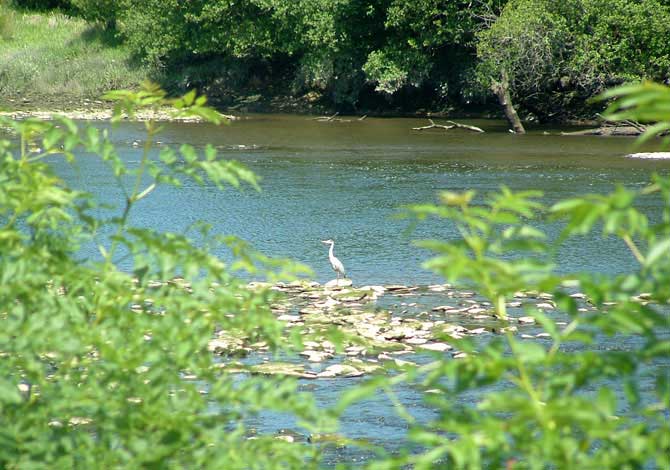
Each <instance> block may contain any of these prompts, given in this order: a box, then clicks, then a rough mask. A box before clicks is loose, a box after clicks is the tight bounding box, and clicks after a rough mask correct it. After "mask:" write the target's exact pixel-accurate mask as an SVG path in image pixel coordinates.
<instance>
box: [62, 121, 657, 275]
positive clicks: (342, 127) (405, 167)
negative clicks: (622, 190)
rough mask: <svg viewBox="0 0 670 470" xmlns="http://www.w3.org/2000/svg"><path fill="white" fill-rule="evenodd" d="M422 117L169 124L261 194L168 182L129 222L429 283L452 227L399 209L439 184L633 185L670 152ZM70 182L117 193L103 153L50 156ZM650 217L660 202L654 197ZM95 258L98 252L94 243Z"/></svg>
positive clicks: (603, 252)
mask: <svg viewBox="0 0 670 470" xmlns="http://www.w3.org/2000/svg"><path fill="white" fill-rule="evenodd" d="M423 124H424V122H423V121H421V120H416V119H372V118H368V119H366V120H365V121H360V122H359V121H353V122H349V123H347V122H329V123H323V122H315V121H313V120H310V119H309V118H306V117H303V116H281V115H269V116H262V115H261V116H252V117H250V118H249V119H245V120H241V121H236V122H234V123H233V124H231V125H229V126H223V127H214V126H211V125H205V124H176V123H175V124H166V125H165V131H164V133H163V134H162V135H161V136H159V138H158V139H159V140H160V141H161V142H162V145H166V144H177V145H179V144H182V143H189V144H193V145H196V146H203V145H205V144H206V143H212V144H213V145H215V146H217V147H218V149H219V152H220V154H221V155H222V156H223V157H225V158H231V159H236V160H239V161H241V162H243V163H245V164H246V165H248V166H249V167H250V168H251V169H252V170H253V171H255V172H256V173H257V174H258V175H259V176H260V177H261V178H262V183H261V184H262V188H263V190H262V192H260V193H256V192H255V191H253V190H251V189H247V190H245V191H244V192H242V193H240V192H237V191H234V190H229V191H225V192H220V191H218V190H217V189H216V188H214V187H209V186H207V187H199V186H195V185H189V186H186V187H182V188H180V189H166V188H164V189H161V190H159V191H157V192H155V193H154V194H152V197H150V198H147V199H146V200H144V201H142V202H141V204H139V205H138V207H137V211H136V212H135V213H134V216H133V222H134V223H136V224H140V225H145V226H149V227H153V228H155V229H158V230H170V231H182V230H184V229H185V228H186V227H188V226H189V225H190V224H192V223H193V222H195V221H196V220H204V221H206V222H207V223H209V224H211V225H212V226H213V227H214V230H215V232H217V233H225V234H235V235H238V236H240V237H242V238H243V239H246V240H247V241H249V242H251V243H252V244H253V245H254V246H255V247H256V248H258V249H259V250H261V251H263V252H265V253H267V254H270V255H274V256H288V257H291V258H293V259H296V260H298V261H301V262H303V263H305V264H307V265H309V266H310V267H312V268H313V270H314V272H315V278H316V280H318V281H325V280H327V279H330V277H331V275H332V271H331V270H330V266H329V264H328V262H327V253H326V247H324V245H322V244H321V243H319V240H323V239H326V238H333V239H334V240H335V241H336V246H335V252H336V254H337V255H338V256H339V258H340V259H341V260H342V261H343V262H344V264H345V266H346V268H347V270H348V273H349V275H350V277H351V278H352V279H353V280H354V282H355V283H360V284H369V283H375V284H381V283H390V282H401V283H412V284H416V283H427V282H431V281H435V280H437V278H436V277H435V276H434V275H432V274H431V273H428V272H426V271H424V270H422V269H421V267H420V264H421V261H422V260H423V259H425V258H426V253H423V252H421V251H419V250H418V249H416V248H415V247H413V246H412V244H411V241H412V240H414V239H420V238H428V237H438V238H443V239H447V238H453V237H455V236H456V233H455V232H454V230H453V228H452V227H451V226H450V225H449V223H448V222H445V221H430V222H427V223H423V224H420V225H419V226H418V227H417V228H416V230H415V231H414V232H412V233H410V234H408V233H407V230H406V229H407V228H408V225H409V224H408V222H407V221H406V220H399V219H395V218H394V217H393V216H394V214H397V213H398V208H399V207H400V206H402V205H404V204H412V203H419V202H427V201H434V200H435V197H436V194H437V193H438V191H440V190H444V189H449V190H454V191H461V190H466V189H475V190H477V191H478V192H479V193H480V194H485V193H487V192H489V191H493V190H496V189H497V188H499V187H500V186H501V185H506V186H509V187H511V188H513V189H539V190H542V191H544V193H545V195H546V201H547V202H552V201H555V200H557V199H559V198H565V197H570V196H573V195H576V194H580V193H584V192H598V193H600V192H608V191H611V190H612V189H613V188H614V186H615V184H619V183H620V184H624V185H626V186H628V187H639V186H641V185H644V184H645V183H647V182H648V181H649V178H650V175H651V173H652V172H654V171H657V172H666V173H667V172H668V171H669V170H670V162H664V161H649V160H645V161H643V160H633V159H630V158H625V157H624V155H625V154H627V153H629V152H630V151H631V144H632V141H631V140H630V139H625V138H602V137H567V136H559V135H542V133H541V132H539V131H538V132H536V133H531V134H530V135H526V136H515V135H510V134H508V133H507V132H506V130H505V128H504V126H502V123H500V122H495V121H480V122H476V121H474V124H477V125H479V126H481V127H483V128H484V129H486V130H487V131H488V132H487V133H485V134H475V133H471V132H468V131H460V130H452V131H448V132H442V133H440V132H436V133H421V132H416V131H412V130H411V127H414V126H419V125H423ZM112 135H113V137H114V139H115V140H116V141H117V143H118V145H119V147H120V151H121V155H122V157H123V159H124V160H125V161H126V162H127V164H128V165H129V166H131V167H132V166H136V165H137V164H138V162H139V158H140V152H141V147H138V146H137V144H138V142H139V143H141V142H142V139H143V125H142V124H139V123H124V124H121V125H120V126H119V127H117V128H115V129H113V130H112ZM54 164H55V165H58V166H59V167H61V168H59V172H60V173H61V174H63V175H64V176H65V177H66V179H68V180H70V182H71V183H72V184H74V185H76V186H79V187H83V188H85V189H87V190H89V191H91V192H93V193H95V194H96V195H98V196H99V197H100V198H101V199H102V200H103V201H106V202H110V203H115V204H117V205H119V204H120V201H121V199H120V197H121V194H120V192H119V191H118V188H117V187H116V182H115V181H114V180H113V179H112V178H111V177H110V175H109V170H108V168H106V167H105V166H104V164H102V163H101V162H100V161H99V159H97V158H90V159H81V160H80V161H79V163H78V166H77V167H76V168H74V169H72V168H69V167H67V166H66V165H65V164H61V163H59V162H54ZM645 209H646V210H648V211H649V212H650V213H651V214H653V213H654V212H657V207H654V206H653V205H651V206H649V207H646V208H645ZM91 255H92V256H95V254H94V252H93V250H91ZM632 261H633V260H632V257H631V256H629V255H628V253H627V251H626V250H625V247H624V246H623V245H622V244H620V243H619V242H617V241H610V240H603V239H602V238H601V237H599V236H597V235H596V236H590V237H587V238H584V239H581V240H578V241H576V242H574V243H572V244H570V245H569V246H568V247H567V248H566V249H565V250H564V251H563V252H562V254H561V263H562V266H563V268H564V269H567V270H574V269H586V270H594V271H620V270H623V269H626V268H627V267H629V266H630V265H631V263H632Z"/></svg>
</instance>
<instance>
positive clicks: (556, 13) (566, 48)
mask: <svg viewBox="0 0 670 470" xmlns="http://www.w3.org/2000/svg"><path fill="white" fill-rule="evenodd" d="M668 39H670V11H669V10H668V8H667V6H666V7H664V6H663V5H662V4H661V3H660V2H658V1H656V0H642V1H637V2H631V1H626V0H617V1H609V0H608V1H601V0H571V1H567V2H552V1H545V0H512V1H510V2H509V3H508V4H507V5H506V6H505V8H504V9H503V11H502V14H501V15H500V18H499V19H498V20H497V21H496V22H495V23H494V24H493V25H492V27H491V28H490V29H487V30H485V31H482V32H481V33H479V42H478V46H477V54H478V57H479V59H480V62H479V63H478V77H479V80H480V83H483V84H485V85H487V86H488V85H489V84H490V83H491V81H495V80H500V77H501V75H502V74H503V73H506V74H507V75H508V77H509V80H510V85H511V89H512V95H513V97H514V98H515V101H517V102H519V103H520V104H522V105H523V106H524V107H525V108H526V109H528V110H531V111H533V112H534V113H536V114H537V115H538V116H539V117H542V118H546V117H548V116H552V115H559V116H560V114H561V113H570V112H571V111H573V110H575V109H576V108H579V107H582V106H584V103H585V101H586V100H587V99H588V98H590V97H592V96H595V95H597V94H599V93H601V92H603V91H604V90H605V88H608V87H611V86H613V85H618V84H621V83H623V82H626V81H636V80H640V79H641V78H645V77H646V78H648V79H655V80H659V81H662V80H666V79H668V78H670V46H668Z"/></svg>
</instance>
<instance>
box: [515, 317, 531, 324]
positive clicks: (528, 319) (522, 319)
mask: <svg viewBox="0 0 670 470" xmlns="http://www.w3.org/2000/svg"><path fill="white" fill-rule="evenodd" d="M516 321H518V322H519V323H527V324H531V323H535V318H533V317H519V318H517V319H516Z"/></svg>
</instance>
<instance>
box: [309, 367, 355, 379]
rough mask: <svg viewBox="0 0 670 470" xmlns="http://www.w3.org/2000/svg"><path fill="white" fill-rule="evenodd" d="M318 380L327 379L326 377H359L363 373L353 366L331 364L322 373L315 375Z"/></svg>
mask: <svg viewBox="0 0 670 470" xmlns="http://www.w3.org/2000/svg"><path fill="white" fill-rule="evenodd" d="M316 375H317V377H319V378H328V377H340V376H343V377H360V376H361V375H363V372H361V371H360V370H358V369H357V368H355V367H354V366H349V365H346V364H333V365H331V366H328V367H326V369H325V370H324V371H323V372H319V373H318V374H316Z"/></svg>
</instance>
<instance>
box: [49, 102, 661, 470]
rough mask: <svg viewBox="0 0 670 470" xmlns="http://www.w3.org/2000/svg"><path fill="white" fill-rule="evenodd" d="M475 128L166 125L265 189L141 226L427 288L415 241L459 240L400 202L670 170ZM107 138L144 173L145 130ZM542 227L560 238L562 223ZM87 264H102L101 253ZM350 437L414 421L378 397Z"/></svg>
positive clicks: (595, 251)
mask: <svg viewBox="0 0 670 470" xmlns="http://www.w3.org/2000/svg"><path fill="white" fill-rule="evenodd" d="M467 123H469V124H474V125H478V126H480V127H482V128H484V129H485V130H486V131H487V132H486V133H484V134H477V133H472V132H468V131H463V130H450V131H447V132H417V131H412V130H411V128H412V127H416V126H421V125H424V124H425V121H424V120H420V119H381V118H368V119H366V120H364V121H358V120H352V121H351V122H316V121H314V120H311V119H309V118H307V117H304V116H285V115H253V116H249V117H248V118H245V119H242V120H240V121H236V122H233V123H232V124H231V125H229V126H223V127H216V126H213V125H206V124H185V123H167V124H165V125H164V132H163V133H162V134H161V135H160V136H159V137H158V140H159V141H160V142H161V144H160V145H159V148H160V146H161V145H180V144H183V143H188V144H192V145H195V146H196V147H202V146H204V145H205V144H207V143H211V144H212V145H215V146H216V147H217V149H218V150H219V152H220V154H221V155H222V156H223V157H225V158H230V159H235V160H238V161H240V162H242V163H244V164H245V165H247V166H248V167H249V168H251V169H252V170H253V171H254V172H255V173H256V174H257V175H258V176H259V177H260V178H261V186H262V191H261V192H256V191H254V190H253V189H251V188H247V189H245V190H244V191H242V192H239V191H236V190H226V191H223V192H221V191H218V190H216V188H214V187H212V186H204V187H200V186H196V185H191V184H187V185H185V186H184V187H181V188H178V189H174V188H160V189H159V190H157V191H155V192H154V193H153V194H152V195H151V197H148V198H147V199H146V200H143V201H141V202H140V203H139V204H138V205H137V207H136V211H135V212H134V213H133V214H132V216H131V222H132V223H134V224H136V225H140V226H146V227H151V228H153V229H156V230H160V231H176V232H182V231H184V230H185V229H186V228H187V227H189V226H190V225H191V224H192V223H193V222H195V221H196V220H203V221H205V222H207V223H209V224H211V225H212V227H213V230H214V232H215V233H220V234H234V235H237V236H239V237H241V238H243V239H245V240H247V241H248V242H250V243H251V244H252V245H253V246H254V247H255V248H257V249H258V250H260V251H261V252H263V253H265V254H268V255H272V256H282V257H290V258H293V259H295V260H297V261H300V262H303V263H305V264H307V265H308V266H310V267H311V268H312V269H313V271H314V279H315V280H317V281H319V282H325V281H327V280H329V279H331V278H332V277H333V273H332V271H331V269H330V266H329V264H328V258H327V247H325V246H324V245H323V244H322V243H320V241H321V240H324V239H327V238H332V239H334V240H335V242H336V245H335V252H336V254H337V256H338V257H339V258H340V259H341V260H342V261H343V262H344V264H345V266H346V268H347V271H348V274H349V277H350V278H351V279H353V281H354V283H355V284H357V285H364V284H390V283H402V284H412V285H416V284H429V283H433V282H440V281H441V280H440V279H439V278H438V277H437V276H436V275H434V274H432V273H430V272H427V271H425V270H424V269H422V268H421V262H422V260H424V259H426V257H427V256H428V254H427V253H424V252H422V251H420V250H419V249H417V248H416V247H414V246H413V245H412V240H416V239H421V238H440V239H453V238H455V237H457V233H456V231H455V230H454V228H453V226H451V225H450V224H449V223H448V222H447V221H437V220H433V221H426V222H423V223H421V224H419V225H418V226H417V227H416V228H415V229H414V230H413V231H411V232H408V231H407V229H408V226H409V223H408V221H407V220H402V219H398V218H394V215H396V214H397V213H398V208H399V207H401V206H403V205H406V204H413V203H420V202H430V201H435V200H436V195H437V193H438V192H439V191H441V190H451V191H463V190H468V189H474V190H476V191H477V192H478V193H479V194H486V193H488V192H491V191H495V190H497V189H498V188H500V186H501V185H506V186H508V187H510V188H512V189H515V190H522V189H524V190H525V189H538V190H541V191H543V192H544V194H545V202H546V203H547V204H551V203H552V202H554V201H556V200H558V199H562V198H566V197H571V196H575V195H578V194H582V193H606V192H609V191H611V190H613V189H614V187H615V185H616V184H623V185H625V186H626V187H629V188H640V187H642V186H644V185H645V184H647V183H648V182H649V181H650V175H651V174H652V173H653V172H660V173H665V174H667V173H668V172H669V171H670V162H669V161H653V160H635V159H631V158H626V157H625V155H626V154H627V153H630V152H631V151H633V149H632V144H633V141H632V140H630V139H627V138H605V137H583V136H580V137H567V136H560V135H556V131H555V130H554V131H553V132H554V134H553V135H544V130H542V129H539V130H536V131H531V132H530V133H529V134H528V135H524V136H516V135H511V134H509V133H508V132H507V131H506V128H505V126H504V123H502V122H498V121H474V120H473V121H467ZM96 125H100V124H96ZM111 131H112V136H113V140H114V141H115V143H116V144H117V147H118V149H119V152H120V155H121V157H122V159H123V160H124V161H125V162H126V164H127V165H128V166H129V167H131V168H132V167H137V165H138V164H139V160H140V155H141V144H142V139H143V124H141V123H122V124H120V125H119V126H117V127H116V128H113V129H112V130H111ZM52 163H53V165H54V166H55V167H56V168H57V171H58V173H59V174H60V175H61V176H62V177H63V178H64V179H65V180H67V182H68V183H70V184H71V185H73V186H75V187H77V188H81V189H85V190H88V191H90V192H92V193H94V194H95V195H96V196H98V198H99V199H100V200H101V201H102V202H108V203H114V204H116V205H117V206H118V205H120V203H121V199H120V196H121V194H120V192H119V190H118V187H117V186H116V183H115V181H114V180H113V178H111V177H110V172H109V169H108V168H107V167H106V165H105V164H103V163H102V162H101V161H100V160H99V159H97V158H81V159H79V160H78V161H77V163H76V165H75V166H70V165H68V164H66V163H64V162H60V161H53V162H52ZM644 204H646V205H644ZM644 204H643V206H642V207H643V209H644V210H645V211H646V212H647V213H649V214H650V216H651V217H652V218H653V217H654V216H655V214H659V213H660V205H659V204H660V203H659V202H653V201H650V200H649V201H646V202H644ZM540 225H543V224H542V223H540ZM545 226H546V228H548V230H549V232H550V234H551V235H552V236H556V235H557V233H556V226H555V225H551V224H546V225H545ZM220 254H221V255H222V256H224V257H225V256H226V255H225V253H223V252H221V253H220ZM84 256H89V257H95V256H96V254H95V250H93V249H92V248H91V250H90V251H89V252H88V253H86V252H85V253H84ZM633 264H634V259H633V257H632V256H631V255H630V254H629V252H628V250H627V249H626V247H625V245H624V244H623V243H621V242H619V241H617V240H614V239H609V238H603V237H602V236H601V235H600V234H599V233H594V234H592V235H589V236H585V237H581V238H579V239H575V240H573V241H571V242H570V243H568V244H567V245H566V246H565V247H564V249H563V250H562V251H561V253H560V269H561V270H564V271H593V272H601V273H610V274H614V273H618V272H622V271H625V270H627V269H629V268H631V267H632V266H633ZM358 380H362V379H348V380H341V379H340V380H319V381H316V382H315V381H312V382H309V381H308V382H305V383H304V384H303V385H302V387H303V388H304V389H309V390H311V391H313V392H314V393H315V396H316V398H317V400H319V402H320V403H322V404H323V405H327V404H333V403H334V402H335V400H336V399H337V397H338V396H339V395H340V392H341V391H343V390H344V389H346V388H348V387H349V386H351V385H352V384H353V383H355V382H357V381H358ZM647 386H648V387H653V384H651V383H649V384H648V385H647ZM399 398H400V400H401V401H402V402H403V403H404V404H405V406H406V407H407V408H408V409H409V410H410V412H411V413H412V414H414V415H415V417H416V418H417V419H419V420H427V419H430V417H431V416H432V415H433V411H432V410H431V409H430V408H428V407H426V406H425V405H423V404H422V402H421V396H420V394H418V393H416V392H414V391H412V390H411V389H409V388H407V389H401V390H400V392H399ZM250 424H251V425H252V426H254V427H256V428H258V429H259V430H261V431H269V432H274V431H277V430H278V429H284V428H287V429H295V428H296V423H295V422H294V421H293V420H292V419H291V418H290V417H287V416H282V415H274V414H266V415H263V416H261V417H259V418H257V419H255V420H252V422H251V423H250ZM342 431H343V432H345V433H346V434H347V435H348V436H350V437H368V438H369V437H371V436H373V437H374V440H375V442H378V443H381V444H384V445H388V446H391V447H393V445H394V444H393V443H397V442H399V441H400V440H402V438H403V436H404V434H405V432H406V425H405V423H404V422H403V421H402V420H401V419H400V418H398V417H397V416H396V414H395V413H394V411H393V406H392V405H391V403H390V402H389V400H388V399H386V398H379V399H375V400H373V401H368V402H364V403H362V404H359V405H356V406H354V407H353V408H352V409H351V410H349V412H348V413H347V414H346V415H345V416H344V418H343V420H342ZM364 458H365V454H362V453H359V452H357V451H353V450H351V449H343V450H341V451H339V452H338V453H336V454H334V455H330V456H329V457H328V459H327V461H329V462H331V463H332V462H335V461H338V460H339V461H341V460H342V459H346V460H347V461H349V462H353V461H354V460H355V459H364Z"/></svg>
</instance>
